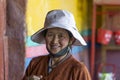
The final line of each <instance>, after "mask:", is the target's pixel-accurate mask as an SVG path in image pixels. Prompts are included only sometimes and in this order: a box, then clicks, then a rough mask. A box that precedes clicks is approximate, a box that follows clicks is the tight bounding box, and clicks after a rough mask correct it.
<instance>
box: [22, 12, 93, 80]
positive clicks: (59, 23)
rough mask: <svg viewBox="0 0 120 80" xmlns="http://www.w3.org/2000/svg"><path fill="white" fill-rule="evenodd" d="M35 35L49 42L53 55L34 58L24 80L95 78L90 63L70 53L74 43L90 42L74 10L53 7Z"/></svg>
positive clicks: (39, 40) (37, 39) (36, 39)
mask: <svg viewBox="0 0 120 80" xmlns="http://www.w3.org/2000/svg"><path fill="white" fill-rule="evenodd" d="M31 39H32V41H34V42H37V43H39V44H46V48H47V50H48V52H49V55H46V56H39V57H35V58H33V59H32V61H31V62H30V64H29V66H28V68H27V70H26V73H25V75H24V77H23V80H91V78H90V74H89V72H88V70H87V68H86V66H85V65H84V64H83V63H82V62H79V61H77V60H76V59H75V58H74V57H73V56H72V55H71V53H70V47H71V46H72V45H78V46H80V45H86V42H85V41H84V39H83V38H82V36H81V35H80V34H79V32H78V30H77V28H76V25H75V20H74V17H73V15H72V14H71V13H70V12H68V11H66V10H51V11H49V12H48V14H47V16H46V19H45V23H44V28H42V29H40V30H39V31H38V32H36V33H35V34H33V35H32V38H31Z"/></svg>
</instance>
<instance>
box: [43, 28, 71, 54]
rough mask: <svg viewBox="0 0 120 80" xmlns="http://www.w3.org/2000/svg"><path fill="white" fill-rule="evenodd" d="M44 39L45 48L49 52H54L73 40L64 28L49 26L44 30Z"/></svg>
mask: <svg viewBox="0 0 120 80" xmlns="http://www.w3.org/2000/svg"><path fill="white" fill-rule="evenodd" d="M45 41H46V47H47V49H48V50H49V51H50V52H51V53H53V54H56V53H57V52H59V51H60V50H62V49H63V48H65V47H66V46H68V44H69V43H71V42H72V41H73V38H70V37H69V34H68V32H67V31H66V30H64V29H61V28H51V29H48V30H47V32H46V35H45Z"/></svg>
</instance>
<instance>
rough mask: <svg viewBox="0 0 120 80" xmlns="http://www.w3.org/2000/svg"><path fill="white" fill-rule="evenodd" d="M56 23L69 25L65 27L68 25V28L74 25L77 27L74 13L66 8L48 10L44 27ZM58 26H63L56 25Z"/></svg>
mask: <svg viewBox="0 0 120 80" xmlns="http://www.w3.org/2000/svg"><path fill="white" fill-rule="evenodd" d="M54 23H58V24H60V25H67V26H64V27H68V28H73V27H74V28H75V29H76V27H75V20H74V17H73V15H72V14H71V13H70V12H68V11H65V10H52V11H50V12H48V14H47V16H46V19H45V23H44V27H52V26H50V25H51V24H54ZM56 27H62V26H56Z"/></svg>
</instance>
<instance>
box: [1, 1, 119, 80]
mask: <svg viewBox="0 0 120 80" xmlns="http://www.w3.org/2000/svg"><path fill="white" fill-rule="evenodd" d="M52 9H64V10H68V11H70V12H71V13H73V15H74V17H75V20H76V25H77V28H78V30H79V33H80V34H81V35H82V36H83V37H84V39H85V41H86V42H87V46H73V47H72V55H73V56H74V57H75V58H76V59H77V60H78V61H82V62H84V63H85V65H86V66H87V68H88V70H89V72H90V74H91V77H92V80H120V63H119V61H120V58H119V57H120V1H119V0H0V36H1V39H0V44H1V45H0V80H20V79H21V78H22V76H23V75H24V72H25V70H26V68H27V66H28V65H29V62H30V61H31V59H32V58H33V57H36V56H42V55H47V54H48V52H47V50H46V47H45V45H42V44H41V45H40V44H37V43H34V42H32V41H31V39H30V38H31V35H32V34H34V33H35V32H36V31H38V30H39V29H40V28H42V27H43V24H44V20H45V16H46V13H47V12H48V11H49V10H52Z"/></svg>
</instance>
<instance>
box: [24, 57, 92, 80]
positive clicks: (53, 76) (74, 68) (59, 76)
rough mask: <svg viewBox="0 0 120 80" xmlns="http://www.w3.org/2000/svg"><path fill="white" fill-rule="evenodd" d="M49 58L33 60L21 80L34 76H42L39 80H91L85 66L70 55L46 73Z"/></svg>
mask: <svg viewBox="0 0 120 80" xmlns="http://www.w3.org/2000/svg"><path fill="white" fill-rule="evenodd" d="M48 63H49V56H39V57H36V58H33V59H32V61H31V62H30V65H29V66H28V68H27V70H26V73H25V76H24V78H23V80H28V79H27V77H29V76H32V75H36V76H43V78H42V79H40V80H91V78H90V75H89V72H88V70H87V68H86V66H85V65H84V64H83V63H82V62H79V61H77V60H76V59H74V57H73V56H72V55H70V56H69V58H67V59H66V60H65V61H63V62H62V63H61V64H59V65H58V66H56V67H55V68H54V69H53V70H52V71H51V72H50V73H48Z"/></svg>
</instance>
